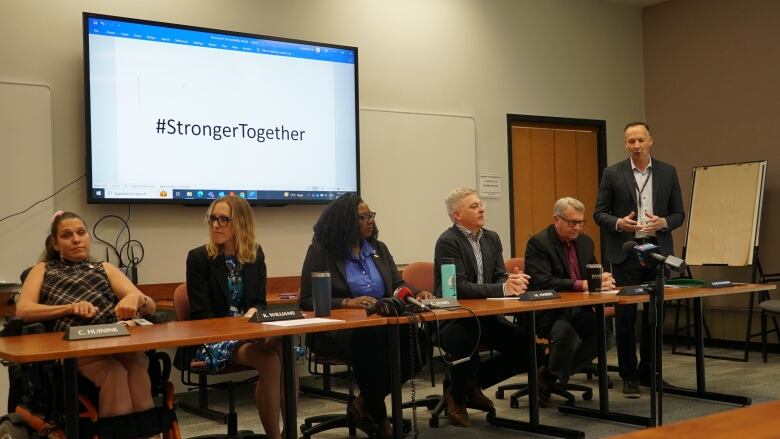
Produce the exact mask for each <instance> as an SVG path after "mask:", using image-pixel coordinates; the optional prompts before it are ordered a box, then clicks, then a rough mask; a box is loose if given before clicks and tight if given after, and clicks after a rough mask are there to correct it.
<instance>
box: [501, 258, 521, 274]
mask: <svg viewBox="0 0 780 439" xmlns="http://www.w3.org/2000/svg"><path fill="white" fill-rule="evenodd" d="M504 267H505V268H506V272H507V273H512V272H513V271H515V267H517V269H518V270H520V271H525V258H509V259H507V260H506V261H504Z"/></svg>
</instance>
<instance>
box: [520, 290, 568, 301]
mask: <svg viewBox="0 0 780 439" xmlns="http://www.w3.org/2000/svg"><path fill="white" fill-rule="evenodd" d="M559 297H561V296H560V294H558V293H557V292H556V291H555V290H536V291H526V292H525V293H523V294H522V295H521V296H520V300H547V299H557V298H559Z"/></svg>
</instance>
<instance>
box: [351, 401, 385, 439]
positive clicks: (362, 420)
mask: <svg viewBox="0 0 780 439" xmlns="http://www.w3.org/2000/svg"><path fill="white" fill-rule="evenodd" d="M347 416H349V418H350V421H352V423H353V424H354V425H355V426H356V427H357V428H359V429H360V430H362V431H363V432H364V433H366V434H367V435H369V436H371V435H373V434H376V432H377V430H378V426H377V424H376V422H375V421H374V418H372V417H371V416H370V415H368V413H367V411H366V409H365V401H364V400H363V397H362V395H358V397H357V398H354V399H353V400H352V401H350V402H348V403H347Z"/></svg>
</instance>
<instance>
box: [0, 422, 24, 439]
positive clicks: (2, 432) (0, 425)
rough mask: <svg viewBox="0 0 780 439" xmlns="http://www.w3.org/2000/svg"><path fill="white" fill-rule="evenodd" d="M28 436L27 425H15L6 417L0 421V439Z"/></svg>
mask: <svg viewBox="0 0 780 439" xmlns="http://www.w3.org/2000/svg"><path fill="white" fill-rule="evenodd" d="M29 437H30V432H29V431H28V430H27V426H23V425H16V424H14V423H13V422H11V421H10V420H8V419H6V420H4V421H3V422H0V439H28V438H29Z"/></svg>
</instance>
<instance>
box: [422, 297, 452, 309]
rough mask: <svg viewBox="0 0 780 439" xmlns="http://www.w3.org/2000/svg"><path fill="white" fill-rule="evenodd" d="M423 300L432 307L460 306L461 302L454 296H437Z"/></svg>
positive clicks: (424, 303)
mask: <svg viewBox="0 0 780 439" xmlns="http://www.w3.org/2000/svg"><path fill="white" fill-rule="evenodd" d="M421 302H422V303H423V305H426V306H427V307H428V308H431V309H447V308H460V303H458V300H457V299H455V298H454V297H437V298H435V299H425V300H421Z"/></svg>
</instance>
